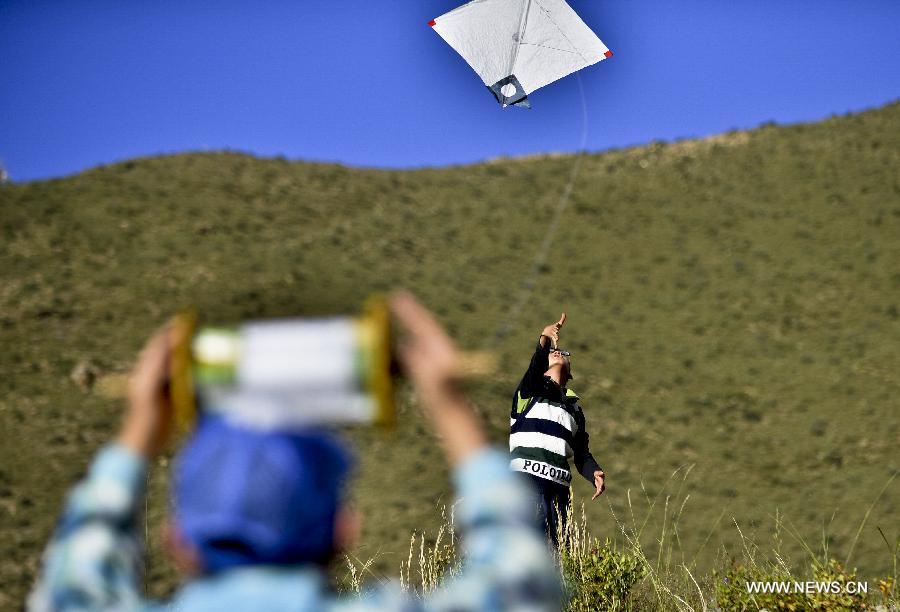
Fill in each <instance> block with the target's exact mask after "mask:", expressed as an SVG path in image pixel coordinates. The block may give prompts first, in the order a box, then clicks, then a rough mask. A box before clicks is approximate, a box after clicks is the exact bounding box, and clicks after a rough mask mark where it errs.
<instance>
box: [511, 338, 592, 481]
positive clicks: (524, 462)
mask: <svg viewBox="0 0 900 612" xmlns="http://www.w3.org/2000/svg"><path fill="white" fill-rule="evenodd" d="M549 354H550V346H549V343H548V346H546V347H544V346H541V345H540V344H538V346H537V349H536V350H535V351H534V355H532V357H531V363H530V364H529V365H528V371H527V372H525V376H524V377H523V378H522V382H520V383H519V386H518V387H517V388H516V393H515V395H514V396H513V401H512V409H511V411H510V419H509V426H510V431H509V450H510V454H511V456H512V458H511V461H510V467H511V468H512V469H513V470H516V471H519V472H525V473H527V474H531V475H533V476H537V477H539V478H544V479H546V480H552V481H554V482H556V483H559V484H561V485H565V486H570V485H571V482H572V473H571V471H570V467H569V459H570V458H571V459H573V460H574V461H575V468H576V469H577V470H578V473H580V474H581V475H582V476H584V477H585V478H586V479H587V480H588V482H590V483H591V484H593V483H594V472H595V471H597V470H599V469H600V466H599V465H597V462H596V461H595V460H594V457H593V456H592V455H591V451H590V449H589V448H588V433H587V430H586V428H585V420H584V412H583V411H582V409H581V406H580V405H579V403H578V401H579V398H578V396H577V395H576V394H575V392H574V391H572V390H571V389H565V390H563V389H561V388H560V387H559V385H557V384H556V383H555V382H554V381H553V380H552V379H551V378H550V377H549V376H544V372H546V371H547V368H548V367H549V364H548V356H549Z"/></svg>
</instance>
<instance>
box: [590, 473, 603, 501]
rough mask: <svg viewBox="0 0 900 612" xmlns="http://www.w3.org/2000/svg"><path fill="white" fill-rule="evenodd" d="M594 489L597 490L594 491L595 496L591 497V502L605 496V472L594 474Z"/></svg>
mask: <svg viewBox="0 0 900 612" xmlns="http://www.w3.org/2000/svg"><path fill="white" fill-rule="evenodd" d="M594 488H596V489H597V490H596V491H594V495H593V496H591V501H594V500H595V499H597V498H598V497H600V496H601V495H603V491H605V490H606V474H604V473H603V470H597V471H596V472H594Z"/></svg>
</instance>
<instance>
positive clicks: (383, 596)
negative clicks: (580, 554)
mask: <svg viewBox="0 0 900 612" xmlns="http://www.w3.org/2000/svg"><path fill="white" fill-rule="evenodd" d="M391 307H392V311H393V314H394V317H395V319H396V320H397V322H398V324H399V327H400V328H401V329H402V330H403V331H404V332H405V334H406V340H405V343H404V344H402V345H401V346H400V359H401V362H402V364H403V366H404V369H405V370H406V372H407V374H408V375H409V377H410V378H411V380H412V383H413V385H414V386H415V389H416V391H417V392H418V394H419V397H420V399H421V404H422V409H423V412H424V413H425V416H426V417H427V419H428V421H429V422H430V423H431V426H432V428H433V430H434V432H435V433H436V435H437V436H438V437H439V438H440V439H441V441H442V443H443V447H444V450H445V453H446V456H447V459H448V461H449V463H450V464H451V466H452V467H453V469H454V474H455V482H456V491H457V493H458V495H459V496H460V497H461V500H460V502H459V506H458V509H457V511H456V517H457V524H458V526H459V528H460V529H461V531H462V534H461V535H462V552H463V566H462V569H461V571H460V573H459V574H458V575H456V576H454V577H453V578H450V579H448V580H447V581H446V582H445V583H444V585H443V586H442V587H441V588H440V589H437V590H435V591H433V592H431V593H429V594H428V596H427V597H425V598H424V599H421V598H418V597H416V596H414V595H411V594H409V593H406V592H403V591H402V590H401V589H400V587H399V585H397V584H394V583H387V584H382V585H379V586H378V587H377V588H375V589H373V590H371V591H367V592H364V594H362V595H360V596H349V597H347V596H343V597H342V596H338V595H336V594H335V593H333V592H332V591H331V590H330V588H329V581H328V578H327V575H326V573H325V564H326V563H327V562H328V561H329V560H330V559H332V558H333V557H334V556H335V555H336V554H338V553H339V552H340V551H341V550H345V549H346V548H347V547H349V546H352V544H353V540H354V537H353V534H354V531H358V522H357V521H354V520H353V518H352V513H350V512H349V511H348V510H347V509H346V506H344V505H343V501H342V497H343V486H344V482H345V480H346V477H347V473H348V470H349V465H350V461H349V458H348V456H347V454H346V452H345V451H344V449H343V448H342V447H341V446H340V444H338V443H337V442H335V441H334V439H332V438H330V437H328V436H326V435H325V434H323V433H320V432H316V431H311V430H310V431H304V432H293V433H285V432H278V431H253V430H249V429H242V428H240V427H237V426H234V425H233V424H230V423H229V422H227V421H225V420H223V419H221V418H213V417H211V416H209V415H207V416H204V417H202V418H201V421H200V422H199V424H198V427H197V429H196V431H195V432H194V433H193V435H192V436H191V438H190V439H189V440H188V441H187V442H186V443H185V445H184V447H183V448H182V449H181V450H180V452H179V454H178V458H177V461H176V467H175V471H174V478H173V480H174V495H173V497H174V501H173V506H174V509H173V512H174V516H173V517H171V519H170V522H171V525H170V526H169V528H168V533H167V537H166V540H167V548H168V549H169V550H170V552H171V554H172V557H173V558H174V561H175V563H176V565H177V567H178V568H179V569H180V570H181V572H182V573H183V574H184V576H185V579H186V580H185V582H184V584H183V585H182V586H181V587H180V588H179V589H178V590H177V591H176V593H175V595H174V597H173V599H172V600H171V601H170V602H168V603H154V602H149V601H146V600H143V599H142V598H141V595H140V593H139V584H140V573H139V566H140V561H141V546H140V531H141V529H139V514H140V510H141V509H142V508H143V505H144V504H143V496H144V485H145V478H146V474H147V466H148V464H149V463H150V461H151V460H152V459H153V458H154V457H155V456H156V455H157V454H158V453H159V452H160V450H161V449H162V448H163V445H164V443H165V440H166V437H167V432H168V430H169V426H170V416H171V415H170V407H169V405H168V402H167V400H166V393H165V387H166V372H167V361H168V356H169V347H170V346H172V344H173V342H172V340H173V338H172V337H171V335H172V334H173V332H172V331H171V330H169V329H164V330H163V331H162V332H160V333H159V334H157V335H156V336H155V337H154V338H152V339H151V340H150V341H149V343H148V344H147V346H146V347H145V349H144V351H143V352H142V353H141V355H140V357H139V359H138V362H137V364H136V366H135V368H134V370H133V373H132V376H131V379H130V382H129V408H128V411H127V414H126V416H125V419H124V422H123V424H122V428H121V430H120V432H119V434H118V436H117V437H116V439H115V440H114V441H113V442H111V443H110V444H109V445H108V446H106V447H105V448H104V449H103V450H101V451H100V453H99V454H98V456H97V457H96V458H95V459H94V461H93V463H92V465H91V467H90V470H89V472H88V475H87V477H86V478H85V480H84V481H83V482H81V483H80V484H79V485H78V486H77V487H76V488H75V489H74V491H73V492H72V493H71V495H70V497H69V500H68V504H67V506H66V509H65V513H64V514H63V516H62V518H61V520H60V521H59V523H58V525H57V529H56V533H55V535H54V537H53V540H52V541H51V542H50V544H49V546H48V548H47V551H46V553H45V556H44V568H43V574H42V576H41V577H40V579H39V582H38V584H37V586H36V588H35V590H34V592H33V593H32V594H31V596H30V598H29V601H28V604H29V607H30V609H32V610H105V609H116V610H136V609H167V610H183V611H190V610H266V611H278V610H424V609H428V610H513V609H527V610H558V609H560V607H561V606H562V600H561V592H562V591H561V585H560V577H559V569H558V568H557V567H556V566H555V564H554V562H553V559H552V555H551V552H550V551H549V549H548V548H547V546H546V541H545V540H544V538H543V537H542V535H541V533H540V531H539V530H537V529H536V528H535V526H534V525H533V510H532V508H531V505H530V497H529V492H528V491H527V488H526V487H525V486H523V484H522V483H521V482H519V481H518V480H517V479H516V478H515V476H514V475H513V474H512V473H511V472H510V471H509V469H508V467H507V459H506V456H505V454H502V453H500V452H499V451H497V450H493V449H490V448H489V447H488V446H487V444H486V441H485V436H484V433H483V431H482V427H481V424H480V423H479V421H478V419H477V418H476V416H475V414H474V413H473V411H472V409H471V408H470V406H469V404H468V402H467V400H466V398H465V397H464V396H463V394H462V393H461V392H460V390H459V388H458V387H457V385H456V382H455V376H456V372H457V361H458V357H457V352H456V349H455V348H454V345H453V343H452V341H451V340H450V338H449V337H448V336H447V335H446V334H445V333H444V331H443V329H442V328H441V327H440V326H439V324H438V323H437V322H436V320H435V319H434V318H433V316H432V315H431V313H429V312H428V311H427V310H426V309H425V308H424V307H422V306H421V305H420V304H419V303H418V302H416V301H415V299H414V298H413V297H412V296H411V295H409V294H406V293H400V294H397V295H396V296H395V297H394V298H393V300H392V304H391ZM354 524H356V529H354Z"/></svg>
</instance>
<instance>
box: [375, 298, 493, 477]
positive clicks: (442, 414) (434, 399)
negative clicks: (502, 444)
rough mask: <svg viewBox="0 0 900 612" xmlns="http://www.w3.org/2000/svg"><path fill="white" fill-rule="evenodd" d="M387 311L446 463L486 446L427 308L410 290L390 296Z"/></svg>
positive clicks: (452, 356)
mask: <svg viewBox="0 0 900 612" xmlns="http://www.w3.org/2000/svg"><path fill="white" fill-rule="evenodd" d="M391 311H392V312H393V314H394V318H395V319H396V321H397V323H398V324H399V327H400V329H401V330H403V331H404V332H405V339H404V340H403V342H402V343H401V344H400V345H399V348H398V353H399V357H400V361H401V363H402V365H403V369H404V370H405V371H406V372H407V373H408V374H409V377H410V379H411V380H412V383H413V385H414V386H415V388H416V391H417V392H418V394H419V397H420V399H421V401H422V407H423V409H424V412H425V415H426V416H427V417H428V418H429V420H430V421H431V423H432V426H433V428H434V430H435V433H436V434H437V436H438V437H439V438H441V439H442V440H443V443H444V448H445V451H446V453H447V456H448V458H449V459H450V461H451V463H459V462H460V461H462V460H463V459H465V458H466V457H468V456H469V455H471V454H474V453H475V452H477V451H479V450H481V449H482V448H484V446H485V445H486V440H485V436H484V433H483V431H482V429H481V424H480V423H479V421H478V418H477V417H476V416H475V413H474V412H473V411H472V409H471V407H470V406H469V404H468V401H467V400H466V398H465V396H464V395H463V394H462V392H461V391H460V390H459V387H458V386H457V381H456V379H457V377H458V375H459V354H458V352H457V350H456V346H455V345H454V344H453V340H451V339H450V337H449V336H448V335H447V333H446V332H445V331H444V329H443V328H442V327H441V326H440V324H439V323H438V322H437V320H436V319H435V318H434V316H433V315H432V314H431V312H429V311H428V309H426V308H425V307H424V306H422V305H421V304H420V303H419V302H418V301H417V300H416V299H415V298H414V297H413V296H412V294H411V293H409V292H406V291H400V292H397V293H396V294H394V296H393V298H392V299H391Z"/></svg>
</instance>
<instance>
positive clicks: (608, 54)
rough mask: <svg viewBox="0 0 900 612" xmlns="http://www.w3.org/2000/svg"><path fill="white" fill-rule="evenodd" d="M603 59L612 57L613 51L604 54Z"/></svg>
mask: <svg viewBox="0 0 900 612" xmlns="http://www.w3.org/2000/svg"><path fill="white" fill-rule="evenodd" d="M603 57H612V51H607V52H606V53H604V54H603Z"/></svg>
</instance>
